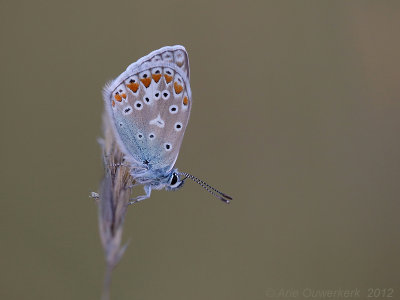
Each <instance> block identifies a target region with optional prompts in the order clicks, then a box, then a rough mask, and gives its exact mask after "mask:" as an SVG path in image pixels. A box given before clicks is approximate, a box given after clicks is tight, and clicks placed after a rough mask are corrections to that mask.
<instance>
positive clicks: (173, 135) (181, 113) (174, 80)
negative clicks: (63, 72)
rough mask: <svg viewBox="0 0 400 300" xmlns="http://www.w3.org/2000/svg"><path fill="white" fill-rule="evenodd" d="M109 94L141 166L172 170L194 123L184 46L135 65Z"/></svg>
mask: <svg viewBox="0 0 400 300" xmlns="http://www.w3.org/2000/svg"><path fill="white" fill-rule="evenodd" d="M107 92H108V96H109V98H108V99H106V101H108V105H109V107H111V109H109V112H110V113H111V115H112V117H113V119H114V124H115V129H116V132H117V134H118V136H119V138H120V140H121V142H122V144H123V146H124V147H125V151H126V152H127V153H126V154H128V155H130V156H132V158H133V160H134V161H136V162H137V164H138V165H142V166H147V167H149V168H152V169H163V170H170V169H171V168H172V167H173V166H174V164H175V161H176V159H177V156H178V153H179V149H180V146H181V143H182V140H183V135H184V132H185V129H186V126H187V123H188V121H189V115H190V108H191V102H192V101H191V91H190V84H189V61H188V58H187V53H186V51H185V50H184V48H183V47H181V46H174V47H164V48H162V49H160V50H156V51H154V52H152V53H150V54H149V55H147V56H145V57H143V58H142V59H140V60H139V61H137V62H136V63H134V64H132V65H130V66H129V67H128V69H127V71H126V72H124V73H122V74H121V75H120V76H119V77H118V78H117V79H116V80H114V81H113V82H112V83H111V84H110V86H109V87H108V88H106V91H105V93H107Z"/></svg>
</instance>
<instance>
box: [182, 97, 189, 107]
mask: <svg viewBox="0 0 400 300" xmlns="http://www.w3.org/2000/svg"><path fill="white" fill-rule="evenodd" d="M188 103H189V100H188V97H185V98H183V105H185V106H186V105H188Z"/></svg>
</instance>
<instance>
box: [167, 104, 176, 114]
mask: <svg viewBox="0 0 400 300" xmlns="http://www.w3.org/2000/svg"><path fill="white" fill-rule="evenodd" d="M169 113H170V114H173V115H174V114H176V113H178V105H175V104H174V105H171V106H170V107H169Z"/></svg>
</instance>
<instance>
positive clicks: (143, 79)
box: [140, 77, 151, 88]
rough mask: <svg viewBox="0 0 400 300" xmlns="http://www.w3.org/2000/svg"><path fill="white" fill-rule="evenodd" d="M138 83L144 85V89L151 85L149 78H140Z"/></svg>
mask: <svg viewBox="0 0 400 300" xmlns="http://www.w3.org/2000/svg"><path fill="white" fill-rule="evenodd" d="M140 81H141V82H142V83H143V84H144V86H145V87H146V88H148V87H149V85H150V83H151V78H150V77H147V78H142V79H140Z"/></svg>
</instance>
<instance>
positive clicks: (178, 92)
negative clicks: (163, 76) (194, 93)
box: [174, 82, 183, 94]
mask: <svg viewBox="0 0 400 300" xmlns="http://www.w3.org/2000/svg"><path fill="white" fill-rule="evenodd" d="M174 89H175V93H177V94H180V93H181V92H182V91H183V86H181V85H180V84H179V83H177V82H174Z"/></svg>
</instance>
